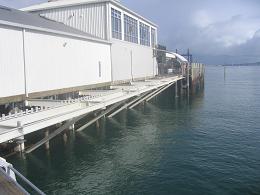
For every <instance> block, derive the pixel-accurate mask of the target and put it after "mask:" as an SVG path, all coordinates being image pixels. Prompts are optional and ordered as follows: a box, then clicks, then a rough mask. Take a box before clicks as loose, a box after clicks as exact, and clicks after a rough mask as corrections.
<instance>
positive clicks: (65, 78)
mask: <svg viewBox="0 0 260 195" xmlns="http://www.w3.org/2000/svg"><path fill="white" fill-rule="evenodd" d="M0 35H1V36H0V43H1V44H0V105H1V104H4V103H7V102H16V101H22V100H24V99H26V98H34V97H44V96H48V95H54V94H60V93H66V92H71V91H76V90H80V89H84V88H86V87H87V86H105V85H108V83H111V55H110V49H111V43H110V42H108V41H106V40H101V39H97V38H95V37H94V36H92V35H89V34H87V33H84V32H82V31H79V30H76V29H74V28H71V27H69V26H66V25H64V24H61V23H58V22H54V21H50V20H47V19H44V18H41V17H40V16H38V15H33V14H30V13H26V12H22V11H18V10H14V9H10V8H6V7H0Z"/></svg>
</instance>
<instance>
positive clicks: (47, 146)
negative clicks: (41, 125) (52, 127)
mask: <svg viewBox="0 0 260 195" xmlns="http://www.w3.org/2000/svg"><path fill="white" fill-rule="evenodd" d="M44 137H45V138H47V137H49V128H46V130H45V132H44ZM45 149H46V150H49V149H50V142H49V141H47V142H46V143H45Z"/></svg>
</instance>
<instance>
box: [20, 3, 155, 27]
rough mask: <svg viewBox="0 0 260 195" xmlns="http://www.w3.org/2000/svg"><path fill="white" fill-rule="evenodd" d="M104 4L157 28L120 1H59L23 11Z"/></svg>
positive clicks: (30, 7) (26, 8) (34, 6)
mask: <svg viewBox="0 0 260 195" xmlns="http://www.w3.org/2000/svg"><path fill="white" fill-rule="evenodd" d="M104 2H110V3H113V4H115V5H116V6H118V7H120V8H121V9H124V10H126V11H127V12H129V13H131V14H133V15H135V16H136V17H138V18H140V19H142V20H144V21H145V22H147V23H149V24H151V25H152V26H155V27H157V25H156V24H154V23H153V22H151V21H150V20H148V19H146V18H144V17H143V16H141V15H139V14H137V13H135V12H134V11H132V10H130V9H128V8H127V7H125V6H123V5H122V4H121V3H120V1H118V0H57V1H51V2H46V3H41V4H37V5H32V6H29V7H25V8H22V9H21V10H23V11H40V10H46V9H53V8H59V7H68V6H75V5H81V4H90V3H104Z"/></svg>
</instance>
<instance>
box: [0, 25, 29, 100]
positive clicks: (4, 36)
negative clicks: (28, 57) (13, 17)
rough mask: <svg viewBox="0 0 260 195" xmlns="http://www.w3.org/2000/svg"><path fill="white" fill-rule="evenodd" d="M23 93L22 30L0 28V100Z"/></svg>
mask: <svg viewBox="0 0 260 195" xmlns="http://www.w3.org/2000/svg"><path fill="white" fill-rule="evenodd" d="M24 93H25V89H24V65H23V35H22V30H19V29H15V28H9V27H4V26H0V98H1V97H9V96H16V95H22V94H24Z"/></svg>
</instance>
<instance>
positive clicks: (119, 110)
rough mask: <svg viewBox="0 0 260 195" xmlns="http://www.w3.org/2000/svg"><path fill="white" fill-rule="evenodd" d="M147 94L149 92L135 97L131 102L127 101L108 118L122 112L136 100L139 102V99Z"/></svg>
mask: <svg viewBox="0 0 260 195" xmlns="http://www.w3.org/2000/svg"><path fill="white" fill-rule="evenodd" d="M146 95H147V93H146V94H144V95H141V96H139V97H137V98H135V99H134V100H132V101H130V102H128V103H126V104H125V105H123V106H122V107H121V108H119V109H118V110H116V111H115V112H113V113H112V114H110V115H108V118H112V117H114V116H115V115H116V114H118V113H119V112H121V111H122V110H124V109H127V108H128V107H129V106H130V105H132V104H134V103H135V102H137V101H138V100H140V99H142V98H143V97H144V96H146Z"/></svg>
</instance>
